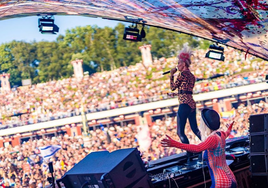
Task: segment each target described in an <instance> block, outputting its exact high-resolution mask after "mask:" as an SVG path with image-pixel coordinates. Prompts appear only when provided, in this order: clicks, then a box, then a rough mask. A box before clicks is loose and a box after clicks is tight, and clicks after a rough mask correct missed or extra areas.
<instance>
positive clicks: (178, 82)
mask: <svg viewBox="0 0 268 188" xmlns="http://www.w3.org/2000/svg"><path fill="white" fill-rule="evenodd" d="M181 83H182V74H179V75H178V76H177V80H176V82H174V76H173V75H172V76H171V77H170V89H171V91H174V90H175V89H177V88H178V87H179V86H180V85H181Z"/></svg>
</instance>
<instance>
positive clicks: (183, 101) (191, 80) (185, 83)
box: [170, 47, 201, 159]
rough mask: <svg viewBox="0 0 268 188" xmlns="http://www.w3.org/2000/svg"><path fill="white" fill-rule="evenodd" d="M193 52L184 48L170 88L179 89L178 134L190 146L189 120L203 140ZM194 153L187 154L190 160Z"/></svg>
mask: <svg viewBox="0 0 268 188" xmlns="http://www.w3.org/2000/svg"><path fill="white" fill-rule="evenodd" d="M191 56H192V52H191V50H190V49H189V48H188V47H184V48H183V50H182V51H181V52H180V54H179V55H178V58H179V61H178V65H177V67H176V68H173V69H171V71H170V88H171V90H172V91H174V90H176V89H178V100H179V109H178V112H177V134H178V136H179V137H180V139H181V142H182V143H185V144H189V140H188V138H187V136H186V135H185V131H184V129H185V124H186V121H187V119H188V120H189V122H190V126H191V129H192V131H193V132H194V134H195V135H196V136H197V137H198V138H199V139H200V140H201V136H200V132H199V130H198V128H197V122H196V103H195V101H194V99H193V88H194V84H195V76H194V75H193V74H192V73H191V72H190V70H189V67H190V65H191ZM177 70H179V71H180V72H179V75H178V76H177V79H176V82H174V73H176V72H177ZM191 155H192V153H189V152H187V156H188V159H190V158H189V157H190V156H191Z"/></svg>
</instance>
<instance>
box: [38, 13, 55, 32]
mask: <svg viewBox="0 0 268 188" xmlns="http://www.w3.org/2000/svg"><path fill="white" fill-rule="evenodd" d="M38 27H39V31H40V32H41V33H42V34H57V33H58V32H59V27H58V26H57V25H56V24H54V18H53V16H51V15H46V16H42V18H39V19H38Z"/></svg>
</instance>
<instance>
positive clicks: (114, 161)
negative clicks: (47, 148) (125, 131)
mask: <svg viewBox="0 0 268 188" xmlns="http://www.w3.org/2000/svg"><path fill="white" fill-rule="evenodd" d="M57 184H58V186H59V187H62V185H63V186H64V187H65V188H86V187H99V188H142V187H144V188H147V187H148V188H150V187H152V183H151V180H150V179H149V176H148V174H147V171H146V169H145V166H144V164H143V161H142V160H141V157H140V152H139V151H138V150H137V149H136V148H130V149H121V150H116V151H114V152H111V153H109V152H108V151H100V152H92V153H90V154H89V155H87V156H86V157H85V158H84V159H83V160H82V161H80V162H79V163H78V164H76V165H75V166H74V167H73V168H72V169H71V170H69V171H68V172H67V173H66V174H65V175H64V176H63V178H62V179H60V180H58V181H57Z"/></svg>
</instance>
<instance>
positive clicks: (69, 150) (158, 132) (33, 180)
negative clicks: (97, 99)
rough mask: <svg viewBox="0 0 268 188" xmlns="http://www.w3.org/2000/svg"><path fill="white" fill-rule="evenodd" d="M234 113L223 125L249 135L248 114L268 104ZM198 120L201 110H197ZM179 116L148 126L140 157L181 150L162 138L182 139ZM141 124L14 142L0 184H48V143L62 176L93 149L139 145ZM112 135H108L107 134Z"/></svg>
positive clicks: (5, 152) (2, 163)
mask: <svg viewBox="0 0 268 188" xmlns="http://www.w3.org/2000/svg"><path fill="white" fill-rule="evenodd" d="M233 110H234V111H235V113H234V116H232V117H229V118H227V119H222V128H223V129H226V127H225V125H227V124H229V123H230V122H232V121H235V122H236V123H235V125H234V127H233V130H232V132H231V135H230V136H229V138H232V137H239V136H245V135H248V127H249V117H250V115H252V114H259V113H267V112H268V103H267V102H264V101H260V102H259V103H255V104H252V105H248V106H245V105H244V104H240V105H239V106H238V108H237V109H233ZM197 119H198V122H199V120H200V113H199V112H198V113H197ZM176 126H177V125H176V116H174V117H172V116H171V117H167V118H163V119H157V120H156V121H154V122H153V124H152V125H151V126H150V127H149V134H150V137H151V145H150V147H149V149H148V150H146V151H141V157H142V159H143V161H144V162H145V163H146V162H148V161H150V160H156V159H159V158H163V157H165V156H170V155H173V154H176V153H180V152H182V150H180V149H176V148H163V147H161V144H160V141H161V139H162V138H164V137H165V135H166V134H168V135H170V136H171V137H172V138H174V139H176V140H179V137H178V136H177V133H176ZM138 131H139V127H137V126H136V125H132V124H128V125H126V126H123V127H122V126H118V125H114V126H110V127H100V128H98V129H96V130H91V131H90V134H89V137H86V138H82V137H69V136H67V135H59V136H57V137H52V138H49V137H44V138H42V139H38V140H29V141H27V142H24V143H22V144H21V146H16V147H12V146H11V145H9V146H7V147H5V148H1V149H0V154H1V155H0V185H2V187H6V188H8V187H16V188H17V187H39V188H43V187H49V186H50V183H49V181H48V180H47V179H48V178H49V177H50V176H51V175H50V173H49V171H48V167H47V164H46V162H45V161H44V160H43V159H42V157H41V155H40V151H39V149H38V148H39V147H42V146H48V145H61V147H62V148H61V149H60V150H59V151H58V152H57V153H56V154H55V155H54V156H53V157H52V158H51V161H53V167H54V171H55V178H56V179H59V178H61V177H62V176H63V174H64V173H65V172H67V171H68V170H70V169H71V168H72V167H73V166H74V165H75V164H77V163H79V161H81V160H82V159H83V158H84V157H85V156H87V155H88V154H89V153H91V152H94V151H104V150H107V151H110V152H112V151H114V150H118V149H123V148H133V147H137V148H138V149H139V145H140V144H139V140H138V139H137V134H138ZM185 132H186V134H187V137H188V138H189V141H190V143H192V144H197V143H199V142H200V141H199V140H198V138H197V137H196V136H195V135H194V134H193V133H192V131H190V126H189V124H188V123H187V125H186V130H185ZM108 135H109V136H108Z"/></svg>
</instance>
